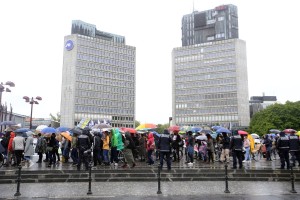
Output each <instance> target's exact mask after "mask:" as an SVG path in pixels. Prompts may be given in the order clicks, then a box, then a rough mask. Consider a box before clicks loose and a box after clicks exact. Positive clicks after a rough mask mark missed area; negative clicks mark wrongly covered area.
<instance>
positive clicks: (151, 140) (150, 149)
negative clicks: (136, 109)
mask: <svg viewBox="0 0 300 200" xmlns="http://www.w3.org/2000/svg"><path fill="white" fill-rule="evenodd" d="M154 150H155V142H154V136H153V133H152V132H150V133H149V134H148V140H147V155H148V165H153V164H154V160H153V158H152V153H153V151H154Z"/></svg>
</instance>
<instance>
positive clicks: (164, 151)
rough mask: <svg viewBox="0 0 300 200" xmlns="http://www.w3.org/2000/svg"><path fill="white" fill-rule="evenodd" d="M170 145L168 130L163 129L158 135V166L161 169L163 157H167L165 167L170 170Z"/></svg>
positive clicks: (170, 139)
mask: <svg viewBox="0 0 300 200" xmlns="http://www.w3.org/2000/svg"><path fill="white" fill-rule="evenodd" d="M171 145H172V138H171V137H170V134H169V131H168V130H167V129H165V130H164V133H163V134H161V135H160V137H159V140H158V148H157V149H158V151H159V152H160V167H161V169H162V167H163V164H164V157H166V159H167V167H168V170H171V159H170V155H171Z"/></svg>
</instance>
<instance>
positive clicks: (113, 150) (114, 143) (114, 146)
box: [110, 129, 119, 165]
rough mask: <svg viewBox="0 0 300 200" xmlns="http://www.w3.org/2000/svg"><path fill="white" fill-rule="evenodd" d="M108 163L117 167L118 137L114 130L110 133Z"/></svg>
mask: <svg viewBox="0 0 300 200" xmlns="http://www.w3.org/2000/svg"><path fill="white" fill-rule="evenodd" d="M110 144H111V147H110V163H111V164H113V165H115V164H116V165H118V162H119V161H118V136H117V135H116V130H115V129H112V130H111V133H110Z"/></svg>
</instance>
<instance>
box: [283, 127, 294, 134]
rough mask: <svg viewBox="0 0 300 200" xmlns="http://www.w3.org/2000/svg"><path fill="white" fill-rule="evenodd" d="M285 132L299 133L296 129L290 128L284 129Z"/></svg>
mask: <svg viewBox="0 0 300 200" xmlns="http://www.w3.org/2000/svg"><path fill="white" fill-rule="evenodd" d="M283 132H285V133H293V132H294V133H296V132H297V131H296V130H294V129H291V128H288V129H284V130H283Z"/></svg>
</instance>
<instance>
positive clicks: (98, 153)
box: [93, 132, 103, 167]
mask: <svg viewBox="0 0 300 200" xmlns="http://www.w3.org/2000/svg"><path fill="white" fill-rule="evenodd" d="M101 137H102V134H101V133H100V132H95V133H94V141H93V160H94V167H96V166H97V164H99V165H101V164H102V147H103V141H102V140H101Z"/></svg>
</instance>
